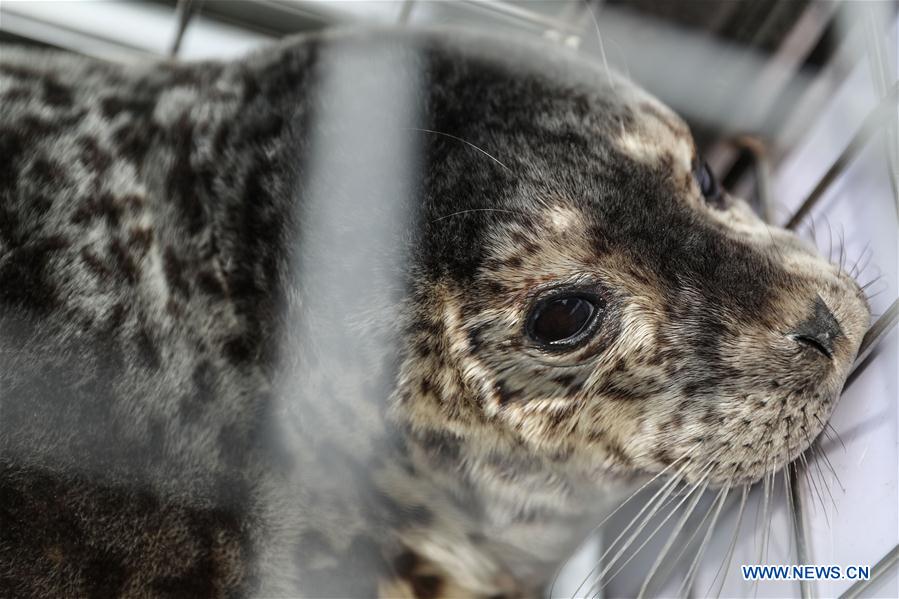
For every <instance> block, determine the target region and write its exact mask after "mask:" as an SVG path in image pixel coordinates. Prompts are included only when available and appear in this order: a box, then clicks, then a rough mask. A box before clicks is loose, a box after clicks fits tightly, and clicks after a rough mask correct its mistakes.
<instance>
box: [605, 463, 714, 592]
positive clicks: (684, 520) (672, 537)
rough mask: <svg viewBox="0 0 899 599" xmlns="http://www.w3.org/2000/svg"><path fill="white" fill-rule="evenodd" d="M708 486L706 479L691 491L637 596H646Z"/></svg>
mask: <svg viewBox="0 0 899 599" xmlns="http://www.w3.org/2000/svg"><path fill="white" fill-rule="evenodd" d="M708 486H709V482H708V480H706V481H705V483H703V485H702V487H701V488H699V487H698V486H697V488H698V491H699V492H698V493H697V492H696V491H695V490H694V491H693V492H694V493H695V496H694V497H693V500H692V501H691V502H690V505H688V506H687V509H686V510H684V513H683V515H682V516H681V517H680V519H679V520H678V521H677V524H675V525H674V530H673V531H671V534H670V535H669V536H668V541H667V542H666V543H665V545H664V546H663V547H662V550H661V551H660V552H659V555H658V557H656V560H655V562H653V564H652V567H651V568H650V569H649V573H648V574H647V575H646V577H645V578H644V579H643V586H641V587H640V592H639V593H637V597H638V598H639V597H645V596H646V590H647V589H648V588H649V583H650V582H651V581H652V578H653V576H655V574H656V571H657V570H658V569H659V566H660V565H662V562H663V561H664V559H665V557H667V555H668V552H669V551H671V546H672V545H674V541H675V540H676V539H677V537H678V536H679V535H680V533H681V530H683V528H684V525H685V524H686V523H687V520H688V519H689V518H690V516H691V515H692V514H693V510H694V509H696V504H698V503H699V500H700V499H701V498H702V494H703V493H704V492H705V490H706V489H707V488H708ZM622 567H623V566H622ZM619 571H620V569H619Z"/></svg>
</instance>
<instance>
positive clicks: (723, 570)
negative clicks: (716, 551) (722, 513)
mask: <svg viewBox="0 0 899 599" xmlns="http://www.w3.org/2000/svg"><path fill="white" fill-rule="evenodd" d="M742 487H743V492H742V493H741V495H740V507H739V508H738V511H737V523H736V525H734V534H733V536H732V537H731V540H730V545H729V546H728V548H727V553H725V555H724V560H723V561H722V562H721V564H720V565H719V566H718V570H717V571H716V572H715V576H714V577H713V578H712V583H711V584H710V585H709V588H708V590H707V591H706V592H705V595H704V596H706V597H708V596H710V592H711V590H712V588H713V587H714V586H715V581H716V580H718V577H719V576H721V583H720V584H719V586H718V590H717V591H716V592H715V596H716V597H720V596H721V591H722V590H723V589H724V582H725V581H726V580H727V569H728V568H730V560H731V558H732V557H733V555H734V549H735V548H736V546H737V538H738V537H739V534H740V526H741V525H742V523H743V513H744V512H745V511H746V500H747V498H748V497H749V485H742Z"/></svg>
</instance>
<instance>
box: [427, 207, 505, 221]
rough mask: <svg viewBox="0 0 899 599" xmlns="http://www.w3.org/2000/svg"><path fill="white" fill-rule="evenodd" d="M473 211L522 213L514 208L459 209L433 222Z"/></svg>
mask: <svg viewBox="0 0 899 599" xmlns="http://www.w3.org/2000/svg"><path fill="white" fill-rule="evenodd" d="M472 212H503V213H506V214H520V213H519V212H516V211H514V210H505V209H503V208H469V209H468V210H459V211H458V212H452V213H450V214H445V215H443V216H440V217H437V218H435V219H434V220H432V221H431V222H432V223H436V222H438V221H441V220H443V219H446V218H450V217H453V216H459V215H462V214H469V213H472Z"/></svg>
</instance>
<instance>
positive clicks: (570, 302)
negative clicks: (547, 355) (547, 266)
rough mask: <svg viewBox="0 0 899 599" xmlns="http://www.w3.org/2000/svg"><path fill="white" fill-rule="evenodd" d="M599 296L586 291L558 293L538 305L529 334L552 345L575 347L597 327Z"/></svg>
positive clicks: (533, 312) (540, 342) (530, 320)
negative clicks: (586, 293)
mask: <svg viewBox="0 0 899 599" xmlns="http://www.w3.org/2000/svg"><path fill="white" fill-rule="evenodd" d="M597 303H598V299H597V298H594V297H590V296H587V295H582V294H571V295H557V296H554V297H551V298H548V299H545V300H542V301H540V302H538V303H537V305H536V306H534V309H533V310H532V311H531V315H530V317H529V319H528V330H527V332H528V335H529V336H530V337H531V339H533V340H534V341H536V342H537V343H539V344H541V345H544V346H549V347H571V346H573V345H576V344H577V343H578V342H580V341H583V340H584V339H586V337H587V335H588V334H589V333H590V331H591V330H592V329H593V328H594V327H593V326H591V325H593V324H594V323H595V321H596V320H597V319H596V316H597V314H598V313H599V310H598V309H597Z"/></svg>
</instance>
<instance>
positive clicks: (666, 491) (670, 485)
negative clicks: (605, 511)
mask: <svg viewBox="0 0 899 599" xmlns="http://www.w3.org/2000/svg"><path fill="white" fill-rule="evenodd" d="M688 455H689V454H684V455H683V456H681V457H680V458H678V459H677V460H675V461H674V462H672V463H671V464H670V465H669V466H673V465H674V464H676V463H677V462H679V461H681V460H682V459H685V458H686V457H687V456H688ZM688 465H689V462H686V463H684V464H683V465H682V466H681V467H680V469H679V470H678V471H677V472H676V473H675V474H674V476H672V477H671V478H670V479H668V480H667V481H665V482H664V483H663V484H662V486H661V487H660V488H659V490H658V491H656V492H655V494H654V495H653V496H652V497H651V498H650V499H649V501H647V502H646V505H644V506H643V507H642V508H641V509H640V511H639V512H637V515H636V516H634V517H633V518H632V519H631V521H630V523H628V525H627V526H626V527H625V528H624V530H622V531H621V533H620V534H619V535H618V537H616V538H615V540H614V541H612V543H611V544H610V545H609V547H608V548H607V549H606V550H605V551H604V552H603V554H602V555H601V556H600V557H599V559H598V560H597V563H596V565H595V566H593V567H592V568H590V571H589V572H587V573H586V575H585V576H584V579H583V580H582V581H581V584H579V585H578V587H577V588H576V589H575V590H574V596H577V595H578V593H579V592H580V590H581V588H583V586H584V585H585V584H586V583H587V580H588V579H589V578H590V576H592V575H593V574H594V573H595V572H596V571H597V570H598V569H599V568H600V567H601V564H602V562H603V560H604V559H605V558H606V557H607V556H608V554H609V552H610V551H611V550H612V548H614V547H615V545H616V544H617V543H618V542H619V541H620V540H621V538H622V537H623V536H624V535H625V534H626V533H627V531H628V530H630V528H631V527H632V526H634V524H636V523H637V522H638V521H639V519H640V516H642V515H643V513H644V512H645V511H646V510H648V509H650V508H651V507H652V506H653V504H655V503H656V501H657V500H658V503H659V505H661V504H662V503H663V502H665V501H666V500H667V498H668V496H669V495H670V494H671V491H672V490H673V489H674V487H676V486H677V483H678V481H680V478H681V475H682V474H683V471H684V469H685V468H686V467H687V466H688ZM666 469H667V468H666ZM644 486H645V485H644ZM641 489H642V487H641ZM639 492H640V490H639V489H638V490H637V491H636V492H635V493H634V494H633V495H631V497H629V498H628V499H627V501H630V500H631V499H632V498H633V497H634V496H635V495H637V493H639ZM660 496H661V497H660ZM625 503H626V502H625ZM623 506H624V503H622V504H621V505H620V506H618V508H617V509H616V510H615V511H614V512H612V513H611V514H609V515H608V516H606V518H604V519H603V521H602V522H600V523H599V524H598V525H597V527H596V528H599V527H600V526H602V525H603V523H605V522H606V521H607V520H608V519H609V518H611V517H612V515H613V514H614V513H615V512H617V511H618V510H619V509H621V508H622V507H623ZM656 509H657V508H653V509H652V511H651V512H650V514H648V515H647V516H645V518H644V522H643V524H641V525H640V530H642V528H643V527H644V526H646V522H648V519H649V518H650V517H651V516H652V514H654V513H655V511H656ZM635 534H639V530H638V531H637V532H636V533H635Z"/></svg>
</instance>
